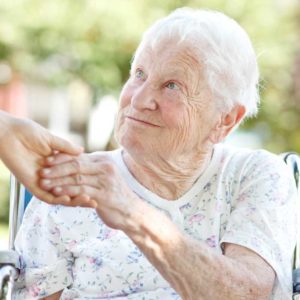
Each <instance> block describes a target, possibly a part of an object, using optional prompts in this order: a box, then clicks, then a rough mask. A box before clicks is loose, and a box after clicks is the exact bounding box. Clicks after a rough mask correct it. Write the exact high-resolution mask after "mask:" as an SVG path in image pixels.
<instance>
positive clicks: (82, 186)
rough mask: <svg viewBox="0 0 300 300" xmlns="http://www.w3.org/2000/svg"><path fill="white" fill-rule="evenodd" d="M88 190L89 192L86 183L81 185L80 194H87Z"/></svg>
mask: <svg viewBox="0 0 300 300" xmlns="http://www.w3.org/2000/svg"><path fill="white" fill-rule="evenodd" d="M86 192H87V189H86V187H85V186H84V185H81V186H80V187H79V194H86Z"/></svg>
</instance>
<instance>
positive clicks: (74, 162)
mask: <svg viewBox="0 0 300 300" xmlns="http://www.w3.org/2000/svg"><path fill="white" fill-rule="evenodd" d="M71 164H72V167H73V168H74V169H75V171H77V172H80V171H81V163H80V161H79V160H78V159H75V158H74V159H72V162H71Z"/></svg>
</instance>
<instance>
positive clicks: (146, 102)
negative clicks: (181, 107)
mask: <svg viewBox="0 0 300 300" xmlns="http://www.w3.org/2000/svg"><path fill="white" fill-rule="evenodd" d="M156 97H157V92H156V88H155V87H154V86H152V85H151V84H150V83H147V82H144V83H143V84H142V85H140V86H139V87H138V88H137V89H136V90H135V92H134V93H133V95H132V98H131V105H132V106H133V107H134V108H135V109H136V110H156V109H157V108H158V103H157V100H156Z"/></svg>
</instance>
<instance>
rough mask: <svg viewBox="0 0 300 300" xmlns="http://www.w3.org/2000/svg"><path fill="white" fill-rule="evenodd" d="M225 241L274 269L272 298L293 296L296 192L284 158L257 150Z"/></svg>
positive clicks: (246, 168) (242, 181)
mask: <svg viewBox="0 0 300 300" xmlns="http://www.w3.org/2000/svg"><path fill="white" fill-rule="evenodd" d="M239 182H240V186H239V189H238V192H237V195H236V197H235V200H234V203H233V206H232V211H231V215H230V218H229V221H228V224H227V227H226V230H225V232H224V235H223V237H222V238H221V241H220V242H221V244H222V243H233V244H238V245H241V246H244V247H246V248H249V249H251V250H252V251H254V252H256V253H257V254H259V255H260V256H261V257H262V258H264V259H265V260H266V261H267V262H268V263H269V264H270V265H271V266H272V268H273V269H274V271H275V273H276V282H275V285H274V288H273V291H272V298H271V299H276V300H280V299H291V298H292V259H293V252H294V247H295V241H296V235H297V232H296V231H297V227H298V226H297V215H296V214H297V212H296V198H297V192H296V187H295V183H294V179H293V177H292V175H291V172H289V170H288V168H287V166H286V165H285V164H284V162H282V160H281V159H280V158H279V157H277V156H275V155H272V154H270V153H268V152H266V151H257V152H255V154H254V155H252V156H251V157H250V158H249V159H248V160H247V162H246V163H245V164H244V167H243V169H242V172H241V176H240V178H239Z"/></svg>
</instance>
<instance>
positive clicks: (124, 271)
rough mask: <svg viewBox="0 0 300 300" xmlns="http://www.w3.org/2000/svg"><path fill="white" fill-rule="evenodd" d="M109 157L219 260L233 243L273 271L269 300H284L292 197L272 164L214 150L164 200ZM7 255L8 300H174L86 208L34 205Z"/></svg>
mask: <svg viewBox="0 0 300 300" xmlns="http://www.w3.org/2000/svg"><path fill="white" fill-rule="evenodd" d="M110 155H111V157H112V159H113V160H114V162H115V163H116V165H117V166H118V167H119V169H120V171H121V174H122V175H123V176H124V179H125V180H126V181H127V183H128V185H129V186H130V187H131V189H132V190H133V191H135V192H136V193H137V194H138V195H139V196H140V197H141V198H142V199H143V200H144V201H146V202H148V203H149V204H150V205H153V206H155V207H156V208H157V209H159V210H161V211H163V212H165V213H166V214H167V215H168V216H169V217H170V218H171V219H172V220H173V222H174V223H176V224H177V226H178V227H179V228H180V229H182V231H184V232H185V233H186V234H187V235H189V236H191V237H193V238H194V239H196V240H199V241H201V242H203V243H206V244H207V245H208V246H210V247H211V248H212V249H214V251H218V252H219V253H222V245H223V243H234V244H238V245H241V246H244V247H247V248H249V249H251V250H253V251H254V252H256V253H257V254H259V255H260V256H261V257H263V258H264V259H265V260H266V261H267V262H268V263H269V264H270V265H271V266H272V268H273V269H274V270H275V272H276V282H275V285H274V288H273V292H272V297H271V299H275V300H280V299H282V300H286V299H291V293H292V279H291V262H292V256H293V249H294V244H295V239H296V237H295V236H296V228H297V225H296V216H295V211H296V209H295V198H296V196H295V195H296V191H295V187H294V183H293V179H292V178H291V176H290V174H289V171H288V169H287V167H286V166H285V164H284V163H283V162H282V161H281V159H280V158H278V157H277V156H276V155H273V154H271V153H269V152H266V151H263V150H258V151H250V150H245V149H235V148H230V147H227V146H224V145H222V144H220V145H216V147H215V149H214V154H213V158H212V160H211V162H210V165H209V166H208V168H207V169H206V171H205V172H204V173H203V174H202V175H201V177H200V178H199V179H198V180H197V181H196V183H195V184H194V186H193V187H192V188H191V189H190V190H189V191H187V192H186V193H185V194H184V195H183V196H182V197H180V198H179V199H176V200H174V201H168V200H166V199H162V198H161V197H159V196H158V195H156V194H154V193H152V192H151V191H149V190H147V189H146V188H145V187H143V186H142V185H141V184H140V183H139V182H138V180H137V179H135V178H134V177H133V176H132V174H131V173H130V172H129V170H128V169H127V167H126V165H125V163H124V162H123V159H122V149H118V150H115V151H112V152H110ZM15 246H16V250H17V251H18V252H19V254H20V256H21V264H22V270H21V274H20V277H19V279H18V283H17V289H16V291H15V292H14V297H13V298H14V299H39V298H42V297H45V296H47V295H50V294H53V293H55V292H57V291H60V290H63V293H62V295H61V299H63V300H70V299H113V300H125V299H130V300H137V299H138V300H162V299H163V300H171V299H172V300H176V299H181V298H180V297H179V295H178V294H177V293H176V292H175V291H174V290H173V289H172V288H171V287H170V285H169V283H168V282H167V281H165V280H164V279H163V277H162V276H161V275H160V273H159V272H158V271H157V270H156V269H155V268H154V267H153V266H152V265H151V263H150V262H149V261H148V260H147V259H146V257H145V256H144V255H143V253H142V252H141V251H140V250H139V249H138V248H137V246H136V245H135V244H134V243H133V242H132V241H131V240H130V239H129V238H128V236H126V235H125V234H124V233H123V232H122V231H119V230H114V229H111V228H109V227H108V226H106V225H105V224H104V223H103V222H102V220H101V219H100V218H99V217H98V215H97V214H96V212H95V210H94V209H91V208H81V207H75V208H73V207H65V206H60V205H56V206H54V205H48V204H46V203H44V202H41V201H39V200H38V199H35V198H33V199H32V200H31V202H30V204H29V206H28V208H27V209H26V212H25V215H24V218H23V223H22V225H21V228H20V230H19V232H18V235H17V238H16V242H15ZM220 272H222V270H220Z"/></svg>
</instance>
